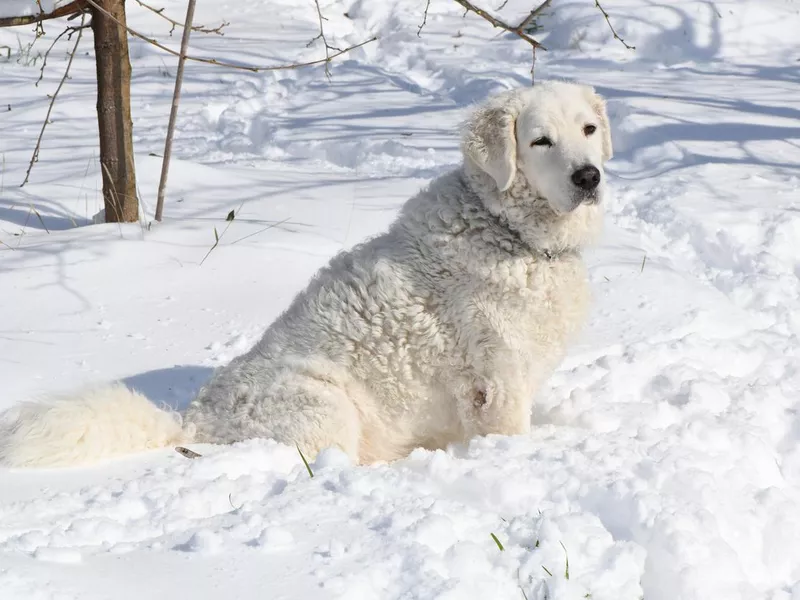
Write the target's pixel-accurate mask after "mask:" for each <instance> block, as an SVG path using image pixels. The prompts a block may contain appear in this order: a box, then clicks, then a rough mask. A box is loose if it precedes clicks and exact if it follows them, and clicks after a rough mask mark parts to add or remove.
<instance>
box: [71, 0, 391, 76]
mask: <svg viewBox="0 0 800 600" xmlns="http://www.w3.org/2000/svg"><path fill="white" fill-rule="evenodd" d="M86 2H87V3H88V4H89V5H91V6H93V7H94V8H96V9H97V10H99V11H100V12H101V13H103V14H104V15H106V16H107V17H108V18H109V19H111V20H112V21H114V22H115V23H117V25H119V26H120V27H124V28H125V30H126V31H127V32H128V33H130V34H131V35H133V36H136V37H138V38H139V39H141V40H144V41H145V42H147V43H148V44H151V45H153V46H155V47H156V48H160V49H161V50H163V51H164V52H168V53H169V54H172V55H173V56H180V52H178V51H176V50H173V49H172V48H168V47H167V46H164V45H163V44H159V43H158V42H157V41H155V40H154V39H153V38H149V37H147V36H146V35H144V34H142V33H139V32H138V31H136V30H135V29H131V28H130V27H128V26H127V25H126V24H124V23H120V21H119V20H117V19H116V18H115V17H114V16H113V15H112V14H111V13H109V12H108V11H107V10H105V9H104V8H103V7H102V6H99V5H98V4H97V2H95V1H94V0H86ZM377 39H378V36H373V37H371V38H370V39H368V40H366V41H363V42H361V43H360V44H355V45H353V46H348V47H347V48H344V49H343V50H340V51H339V52H337V53H336V54H331V55H330V56H326V57H325V58H320V59H317V60H310V61H308V62H302V63H291V64H288V65H276V66H272V67H250V66H247V65H237V64H233V63H227V62H223V61H220V60H216V59H214V58H201V57H199V56H188V55H187V56H186V60H193V61H196V62H202V63H207V64H211V65H217V66H218V67H228V68H230V69H242V70H243V71H250V72H252V73H260V72H262V71H285V70H287V69H299V68H302V67H311V66H314V65H319V64H322V63H328V62H330V61H332V60H333V59H334V58H336V57H338V56H341V55H342V54H347V53H348V52H350V51H351V50H355V49H356V48H360V47H361V46H365V45H367V44H369V43H371V42H374V41H375V40H377Z"/></svg>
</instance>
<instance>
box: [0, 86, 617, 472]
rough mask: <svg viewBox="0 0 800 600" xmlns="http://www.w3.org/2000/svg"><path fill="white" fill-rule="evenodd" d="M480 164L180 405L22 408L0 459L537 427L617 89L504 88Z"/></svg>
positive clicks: (568, 322)
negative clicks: (608, 102)
mask: <svg viewBox="0 0 800 600" xmlns="http://www.w3.org/2000/svg"><path fill="white" fill-rule="evenodd" d="M462 150H463V154H464V162H463V164H462V165H461V166H460V167H459V168H458V169H456V170H454V171H452V172H450V173H447V174H445V175H443V176H442V177H440V178H438V179H437V180H435V181H433V182H432V183H431V184H430V185H429V187H428V188H427V189H424V190H423V191H421V192H420V193H419V194H417V196H415V197H414V198H412V199H411V200H409V201H408V202H407V203H406V205H405V206H404V208H403V209H402V211H401V212H400V214H399V216H398V218H397V220H396V221H395V222H394V224H393V225H392V226H391V228H390V229H389V231H388V232H386V233H384V234H383V235H380V236H378V237H376V238H373V239H371V240H369V241H367V242H365V243H363V244H361V245H359V246H357V247H355V248H353V249H352V250H351V251H349V252H344V253H342V254H339V255H338V256H336V257H334V258H333V259H332V260H331V262H330V263H329V264H328V266H326V267H325V268H323V269H322V270H321V271H320V272H319V273H318V274H317V275H316V277H315V278H314V279H313V280H312V281H311V283H310V284H309V286H308V287H307V289H306V290H305V291H303V292H302V293H300V294H299V295H298V296H297V297H296V298H295V299H294V301H293V302H292V304H291V305H290V306H289V308H288V309H287V310H286V312H284V313H283V314H282V315H281V316H280V317H279V318H278V319H277V320H276V321H275V322H274V323H273V324H272V325H271V326H270V327H269V328H268V329H267V331H266V333H265V334H264V336H263V338H262V339H261V340H260V341H259V342H258V343H257V344H256V346H255V347H254V348H253V349H251V350H250V351H249V352H247V353H246V354H244V355H242V356H239V357H238V358H236V359H234V360H233V361H232V362H231V363H230V364H229V365H227V366H225V367H223V368H221V369H219V371H218V372H217V373H216V374H215V376H214V377H213V378H212V380H211V381H210V382H209V383H208V384H207V385H206V386H205V387H204V388H203V389H202V390H201V391H200V393H199V395H198V396H197V398H196V399H195V400H194V401H193V402H192V403H191V405H190V406H189V407H188V409H187V410H186V412H185V414H184V415H183V416H182V417H180V416H178V415H175V414H170V413H168V412H164V411H162V410H160V409H158V408H156V407H155V406H154V405H153V404H151V403H150V402H148V401H147V399H146V398H144V397H142V396H140V395H138V394H136V393H134V392H132V391H130V390H128V389H127V388H125V387H124V386H121V385H114V386H108V387H103V388H99V389H94V390H89V391H88V392H84V393H81V394H78V395H76V396H73V397H71V398H63V399H56V400H51V401H48V402H44V403H24V404H22V405H19V406H16V407H14V408H13V409H12V410H11V411H10V412H9V413H8V414H7V415H6V417H5V423H6V424H5V427H4V431H2V432H0V462H2V463H3V464H5V465H10V466H55V465H65V464H77V463H83V462H90V461H94V460H98V459H103V458H107V457H110V456H113V455H119V454H127V453H131V452H134V451H138V450H142V449H146V448H156V447H163V446H167V445H171V444H177V443H187V442H190V441H196V442H212V443H223V444H224V443H230V442H235V441H238V440H243V439H247V438H254V437H264V438H272V439H275V440H277V441H278V442H282V443H285V444H290V445H295V444H296V445H297V446H298V447H299V448H300V449H301V450H302V451H303V452H304V454H305V455H306V456H308V457H312V456H314V455H315V454H316V453H317V452H318V451H319V450H321V449H323V448H326V447H329V446H338V447H339V448H341V449H343V450H344V451H345V452H347V454H349V455H350V456H351V457H352V458H353V460H355V461H357V462H361V463H369V462H373V461H379V460H392V459H395V458H398V457H402V456H404V455H406V454H407V453H408V452H410V451H411V450H412V449H413V448H416V447H420V446H421V447H425V448H441V447H444V446H446V445H447V444H448V443H451V442H458V441H465V440H467V439H469V438H470V437H472V436H476V435H484V434H490V433H499V434H507V435H512V434H523V433H525V432H527V431H529V429H530V410H531V405H532V402H533V399H534V396H535V394H536V391H537V388H538V387H539V386H540V384H541V383H542V382H543V380H544V379H545V378H547V377H548V376H549V374H550V373H551V371H552V370H553V369H554V367H555V366H556V365H557V363H558V362H559V360H560V358H561V356H562V354H563V352H564V348H565V344H566V343H567V341H568V340H569V338H570V336H571V335H572V334H573V333H574V332H575V331H576V330H577V329H578V328H579V326H580V325H581V324H582V322H583V320H584V316H585V313H586V309H587V304H588V296H589V294H588V286H587V280H586V273H585V268H584V265H583V262H582V260H581V254H580V252H581V248H582V247H583V246H584V245H585V244H586V243H587V242H589V241H590V240H591V239H592V238H593V237H594V236H595V234H596V233H597V232H598V230H599V227H600V224H601V221H602V212H601V201H602V199H603V194H604V176H603V163H604V162H605V161H607V160H608V159H609V158H611V154H612V149H611V136H610V132H609V124H608V118H607V116H606V111H605V104H604V102H603V100H602V99H601V98H600V97H599V96H598V95H596V94H595V92H594V90H593V89H591V88H589V87H586V86H580V85H574V84H569V83H564V82H546V83H538V84H537V85H536V86H535V87H532V88H526V89H518V90H513V91H508V92H505V93H502V94H499V95H497V96H495V97H493V98H491V99H489V101H488V102H487V103H486V104H485V105H483V106H481V107H479V108H478V109H477V110H475V111H474V113H473V114H472V115H471V117H470V118H469V119H468V121H467V123H466V125H465V127H464V131H463V141H462Z"/></svg>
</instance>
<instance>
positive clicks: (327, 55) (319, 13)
mask: <svg viewBox="0 0 800 600" xmlns="http://www.w3.org/2000/svg"><path fill="white" fill-rule="evenodd" d="M314 6H316V7H317V18H318V19H319V33H318V34H317V36H316V37H315V38H313V39H312V40H311V41H310V42H308V43H307V44H306V48H308V47H309V46H311V44H313V43H314V42H316V41H317V40H319V39H321V40H322V43H323V44H324V45H325V77H327V78H328V80H329V81H330V78H331V70H330V68H329V67H328V64H329V63H330V62H331V56H330V51H331V50H334V51H337V52H341V51H342V49H341V48H337V47H336V46H331V45H330V44H329V43H328V38H326V37H325V28H324V27H323V26H322V22H323V21H327V20H328V19H326V18H325V17H323V16H322V9H320V7H319V0H314Z"/></svg>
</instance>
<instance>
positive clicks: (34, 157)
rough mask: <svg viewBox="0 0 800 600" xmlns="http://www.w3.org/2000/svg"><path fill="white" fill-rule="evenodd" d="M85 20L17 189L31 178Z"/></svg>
mask: <svg viewBox="0 0 800 600" xmlns="http://www.w3.org/2000/svg"><path fill="white" fill-rule="evenodd" d="M85 20H86V15H85V14H84V15H82V16H81V27H80V28H79V29H78V37H77V38H76V39H75V45H74V46H73V47H72V52H70V54H69V61H68V62H67V68H66V69H64V76H63V77H62V78H61V81H60V82H59V84H58V87H57V88H56V91H55V93H54V94H53V95H52V96H51V97H50V106H48V107H47V115H45V118H44V123H42V130H41V131H40V132H39V138H38V139H37V140H36V147H35V148H34V149H33V155H32V156H31V162H30V163H29V164H28V170H27V171H26V172H25V181H23V182H22V183H21V184H20V186H19V187H22V186H24V185H25V184H26V183H28V178H29V177H30V176H31V169H33V164H34V163H35V162H37V161H38V160H39V150H40V149H41V147H42V137H43V136H44V130H45V129H46V128H47V124H48V123H49V122H50V113H51V112H52V111H53V105H54V104H55V102H56V98H57V97H58V93H59V92H60V91H61V88H62V86H63V85H64V82H65V81H66V80H67V77H69V69H70V67H71V66H72V60H73V59H74V58H75V52H76V51H77V50H78V44H80V43H81V37H83V24H84V21H85Z"/></svg>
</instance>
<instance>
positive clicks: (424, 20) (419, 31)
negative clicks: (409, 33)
mask: <svg viewBox="0 0 800 600" xmlns="http://www.w3.org/2000/svg"><path fill="white" fill-rule="evenodd" d="M507 1H508V0H506V2H507ZM430 7H431V0H427V2H426V3H425V12H424V13H422V23H421V24H420V26H419V29H417V37H422V28H423V27H425V23H427V22H428V9H429V8H430Z"/></svg>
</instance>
